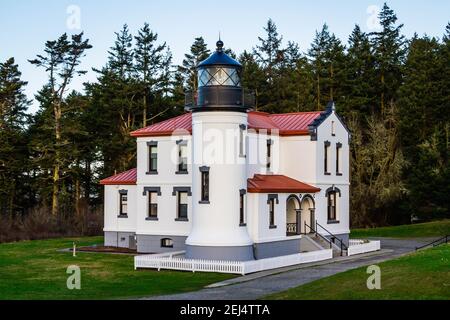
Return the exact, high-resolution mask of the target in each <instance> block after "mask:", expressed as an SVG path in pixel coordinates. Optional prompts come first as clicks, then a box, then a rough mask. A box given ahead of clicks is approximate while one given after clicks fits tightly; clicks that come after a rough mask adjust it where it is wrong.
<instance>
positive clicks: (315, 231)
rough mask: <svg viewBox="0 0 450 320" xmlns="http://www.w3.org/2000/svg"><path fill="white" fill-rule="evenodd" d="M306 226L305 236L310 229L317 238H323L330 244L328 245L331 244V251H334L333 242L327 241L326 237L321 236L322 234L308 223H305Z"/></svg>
mask: <svg viewBox="0 0 450 320" xmlns="http://www.w3.org/2000/svg"><path fill="white" fill-rule="evenodd" d="M304 224H305V234H306V227H308V228H309V230H312V231H314V234H315V235H316V236H319V237H321V238H322V239H323V240H325V241H326V242H328V243H329V244H330V249H333V244H332V242H331V240H330V239H327V238H326V237H324V236H323V235H321V234H320V233H318V232H317V230H315V229H314V228H313V227H311V226H309V225H308V224H307V223H306V221H304Z"/></svg>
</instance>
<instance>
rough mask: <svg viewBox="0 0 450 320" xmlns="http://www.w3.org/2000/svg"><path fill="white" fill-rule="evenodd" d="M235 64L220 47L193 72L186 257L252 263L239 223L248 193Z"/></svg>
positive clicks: (244, 124) (243, 111)
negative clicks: (189, 221) (189, 220)
mask: <svg viewBox="0 0 450 320" xmlns="http://www.w3.org/2000/svg"><path fill="white" fill-rule="evenodd" d="M241 69H242V66H241V65H240V63H239V62H237V61H236V60H234V59H232V58H231V57H229V56H228V55H227V54H226V53H225V52H224V51H223V42H222V41H220V40H219V41H218V42H217V49H216V52H214V53H213V54H212V55H211V56H210V57H209V58H208V59H206V60H204V61H203V62H201V63H200V64H199V65H198V66H197V70H198V92H197V94H196V98H195V99H193V101H192V104H191V105H190V106H187V108H188V109H189V110H191V111H192V141H193V143H192V155H193V164H192V169H193V170H192V171H193V174H192V179H193V181H192V207H193V210H192V230H191V233H190V234H189V236H188V238H187V239H186V257H187V258H196V259H220V260H241V261H242V260H252V259H254V255H253V243H252V240H251V239H250V236H249V234H248V232H247V227H246V225H245V222H244V221H243V214H244V211H245V207H244V205H245V204H244V201H243V197H245V193H246V190H247V179H246V166H245V150H244V149H245V143H244V141H243V139H244V137H245V135H246V130H247V124H248V122H247V111H248V110H249V108H250V107H248V106H246V104H245V102H244V100H245V99H244V95H243V90H242V87H241V79H240V76H241Z"/></svg>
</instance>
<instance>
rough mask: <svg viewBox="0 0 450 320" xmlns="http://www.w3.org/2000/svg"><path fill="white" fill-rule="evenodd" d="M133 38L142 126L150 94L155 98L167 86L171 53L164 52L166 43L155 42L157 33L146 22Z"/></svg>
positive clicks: (146, 114) (145, 119)
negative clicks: (140, 96)
mask: <svg viewBox="0 0 450 320" xmlns="http://www.w3.org/2000/svg"><path fill="white" fill-rule="evenodd" d="M135 40H136V48H135V50H134V58H135V61H136V63H135V71H136V73H137V76H138V77H139V80H140V81H141V83H142V87H143V98H142V102H143V103H142V126H143V127H145V126H146V125H147V116H148V104H149V102H150V98H151V96H152V97H153V100H155V98H156V96H157V95H161V94H162V92H163V90H165V89H166V88H167V86H168V83H167V82H168V71H167V68H168V67H169V66H170V63H171V60H172V55H171V53H170V51H167V52H166V50H167V45H166V43H161V44H158V43H157V40H158V34H157V33H154V32H153V31H152V30H150V26H149V24H148V23H145V24H144V26H143V27H142V29H140V30H139V31H138V35H137V36H136V37H135ZM155 111H156V110H155ZM156 113H157V112H155V113H154V114H156Z"/></svg>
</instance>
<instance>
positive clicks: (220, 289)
mask: <svg viewBox="0 0 450 320" xmlns="http://www.w3.org/2000/svg"><path fill="white" fill-rule="evenodd" d="M432 240H434V239H423V238H422V239H405V240H399V239H387V238H381V248H382V250H381V251H378V252H376V253H370V254H364V255H356V256H350V257H343V258H335V259H333V260H330V261H329V262H326V263H324V262H322V263H316V264H310V265H298V266H292V267H287V268H284V269H278V270H271V271H270V272H271V274H270V273H267V272H260V273H255V274H251V275H248V276H242V277H238V278H235V279H233V280H232V281H228V282H225V283H219V284H213V285H211V286H209V288H204V289H201V290H199V291H194V292H187V293H181V294H173V295H165V296H153V297H148V298H143V299H151V300H254V299H258V298H261V297H264V296H266V295H269V294H272V293H276V292H280V291H284V290H287V289H289V288H293V287H297V286H300V285H302V284H305V283H308V282H311V281H314V280H318V279H321V278H324V277H328V276H331V275H334V274H336V273H340V272H344V271H347V270H350V269H355V268H358V267H361V266H367V265H371V264H377V263H380V262H383V261H386V260H390V259H394V258H396V257H399V256H401V255H404V254H406V253H409V252H412V251H414V250H415V247H416V246H420V245H422V244H425V243H428V242H430V241H432ZM262 277H263V279H262ZM229 283H235V284H230V285H222V284H229Z"/></svg>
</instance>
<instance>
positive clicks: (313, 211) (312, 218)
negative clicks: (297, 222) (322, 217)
mask: <svg viewBox="0 0 450 320" xmlns="http://www.w3.org/2000/svg"><path fill="white" fill-rule="evenodd" d="M309 217H310V221H309V222H310V226H311V228H313V229H314V230H317V226H316V208H310V209H309ZM310 232H311V230H310Z"/></svg>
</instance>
